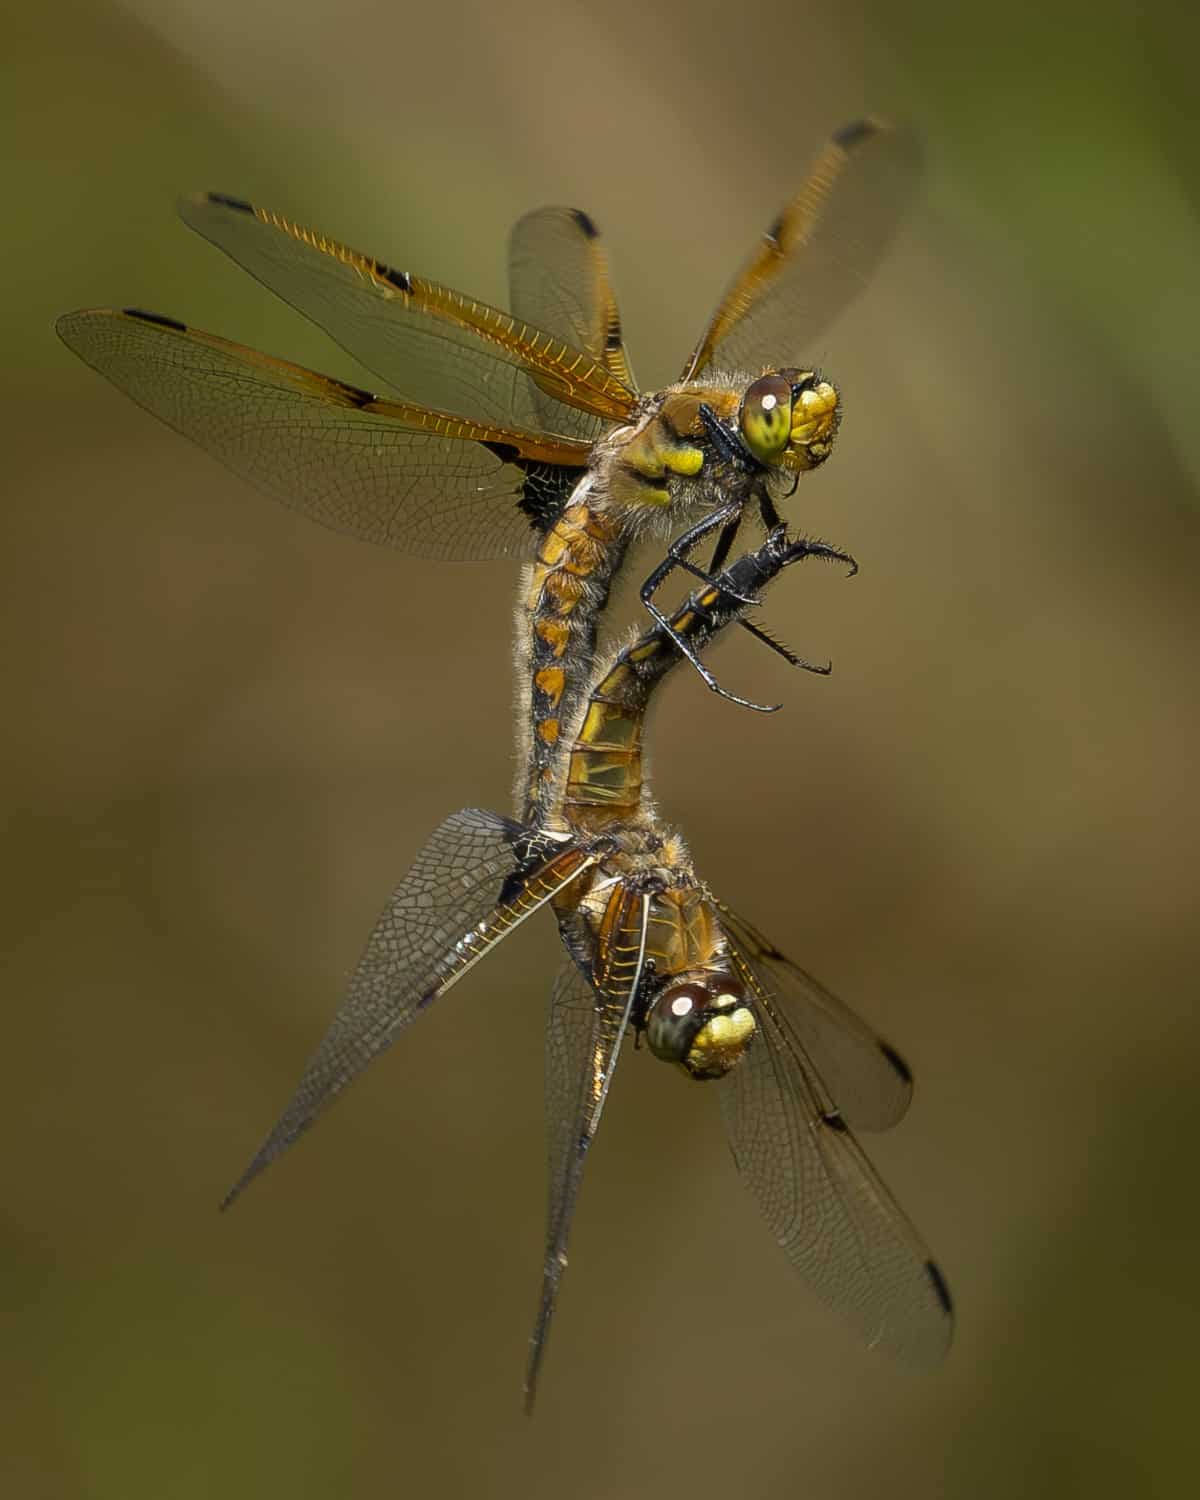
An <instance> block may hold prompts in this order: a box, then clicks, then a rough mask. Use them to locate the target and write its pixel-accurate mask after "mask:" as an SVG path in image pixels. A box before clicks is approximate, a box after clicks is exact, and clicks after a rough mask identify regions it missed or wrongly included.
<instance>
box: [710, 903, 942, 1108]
mask: <svg viewBox="0 0 1200 1500" xmlns="http://www.w3.org/2000/svg"><path fill="white" fill-rule="evenodd" d="M718 905H719V908H720V912H721V920H722V923H723V925H724V927H725V931H726V933H727V935H728V936H729V938H730V946H731V949H732V952H733V957H734V961H735V962H736V963H737V964H738V965H739V967H740V968H742V969H743V970H746V969H749V971H750V973H751V976H752V977H751V983H752V989H753V991H754V992H757V993H760V994H765V995H766V996H768V997H769V998H770V999H771V1001H772V1007H773V1011H774V1015H775V1018H776V1020H777V1022H778V1024H779V1025H780V1026H781V1027H782V1028H783V1030H784V1031H785V1032H786V1034H787V1037H788V1041H789V1045H790V1047H791V1048H792V1050H793V1051H795V1052H797V1053H798V1054H799V1055H801V1056H803V1057H804V1058H806V1059H807V1061H808V1064H809V1065H810V1067H811V1069H812V1071H813V1072H814V1073H816V1074H817V1075H818V1076H819V1077H820V1079H821V1081H822V1083H823V1084H824V1085H825V1089H826V1091H827V1092H828V1094H829V1097H830V1099H832V1101H833V1103H834V1106H835V1107H836V1108H837V1109H838V1110H839V1111H840V1112H841V1114H842V1115H843V1116H844V1117H845V1119H846V1120H847V1121H848V1122H849V1123H850V1125H851V1126H853V1128H854V1129H855V1130H887V1129H889V1128H890V1127H891V1126H893V1125H895V1124H896V1123H897V1121H899V1120H900V1119H902V1118H903V1116H904V1112H905V1110H906V1109H907V1108H908V1106H909V1101H910V1100H911V1099H912V1090H913V1085H912V1073H911V1072H910V1071H909V1067H908V1064H907V1063H906V1062H905V1061H904V1059H903V1058H902V1057H901V1056H900V1054H899V1053H898V1052H897V1051H896V1049H895V1048H894V1047H892V1046H891V1045H890V1044H889V1043H887V1042H885V1041H884V1040H883V1038H882V1037H880V1036H877V1035H876V1034H875V1032H873V1031H872V1030H871V1028H870V1027H869V1026H868V1025H867V1023H866V1022H865V1021H864V1020H862V1018H861V1017H859V1016H857V1015H855V1013H854V1012H853V1011H852V1010H851V1009H850V1007H849V1006H848V1005H846V1004H845V1003H844V1002H843V1001H841V1000H839V999H838V998H837V996H836V995H833V994H831V993H830V992H829V991H828V990H827V989H826V988H825V986H824V985H823V984H821V983H820V982H819V981H818V980H816V979H814V978H813V976H812V975H811V974H809V973H807V972H806V971H805V970H804V969H802V968H801V967H800V965H799V964H796V963H793V962H792V960H791V959H790V958H788V956H787V955H786V954H784V953H781V952H780V951H779V949H778V948H776V947H775V945H774V943H772V942H771V941H770V940H769V939H768V938H766V937H764V936H763V934H762V933H761V932H759V931H757V930H756V929H755V928H753V927H751V925H750V923H749V922H747V921H746V920H745V919H744V918H743V917H739V916H738V915H737V913H736V912H732V911H730V909H729V908H728V907H727V906H725V905H724V904H722V903H718ZM745 978H746V975H745V974H744V973H743V979H745Z"/></svg>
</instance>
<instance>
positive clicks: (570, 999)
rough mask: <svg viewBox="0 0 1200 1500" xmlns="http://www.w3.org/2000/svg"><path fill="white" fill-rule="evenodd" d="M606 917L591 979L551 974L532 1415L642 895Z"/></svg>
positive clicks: (638, 973) (623, 1021) (626, 1008)
mask: <svg viewBox="0 0 1200 1500" xmlns="http://www.w3.org/2000/svg"><path fill="white" fill-rule="evenodd" d="M609 912H610V913H612V914H613V917H614V920H613V921H612V923H611V925H610V926H609V930H608V937H609V939H610V941H609V943H608V946H607V947H606V949H605V951H604V953H603V954H602V955H601V962H600V965H599V972H598V973H597V974H595V982H594V983H593V980H592V978H591V977H589V976H588V975H585V974H584V972H583V971H582V970H581V969H580V968H579V966H578V965H577V964H576V962H575V961H574V959H568V961H567V964H566V965H565V966H564V968H563V969H562V971H561V973H560V974H559V976H558V980H557V982H556V984H555V986H554V992H553V994H552V995H551V998H550V1016H549V1021H548V1024H547V1028H546V1129H547V1146H548V1165H549V1178H550V1184H549V1185H550V1199H549V1209H548V1213H547V1222H546V1259H545V1264H544V1267H543V1271H542V1295H541V1302H540V1304H539V1306H538V1315H537V1321H536V1323H535V1325H534V1330H533V1336H532V1338H531V1340H530V1345H531V1347H530V1353H529V1364H528V1367H527V1369H526V1375H525V1408H526V1410H527V1411H532V1410H533V1403H534V1398H535V1396H536V1394H537V1381H538V1373H539V1371H540V1369H541V1364H542V1359H543V1356H544V1355H545V1352H546V1340H547V1337H548V1336H549V1332H550V1321H551V1319H552V1318H553V1316H554V1305H555V1301H556V1299H557V1297H558V1288H559V1284H560V1282H561V1281H562V1274H563V1272H564V1271H565V1270H566V1267H567V1238H568V1235H569V1234H570V1229H571V1219H572V1216H573V1215H574V1212H575V1203H576V1200H577V1198H578V1196H579V1187H580V1183H581V1182H582V1180H583V1166H584V1162H585V1160H586V1158H587V1153H588V1150H589V1148H590V1147H591V1144H592V1141H593V1140H594V1139H595V1135H596V1131H597V1130H598V1128H599V1126H600V1116H601V1113H602V1112H603V1109H604V1101H605V1099H606V1098H607V1096H608V1088H609V1084H610V1083H611V1082H612V1075H613V1071H614V1069H615V1068H616V1064H617V1058H618V1056H619V1054H620V1051H621V1042H622V1040H623V1039H624V1036H625V1032H626V1030H627V1029H628V1026H629V1016H630V1012H631V1010H632V1008H633V1002H634V999H635V997H636V995H637V991H638V985H639V984H640V983H641V977H642V968H643V964H644V960H645V953H646V922H647V915H648V912H649V898H648V897H646V896H644V895H636V894H634V893H632V892H629V891H626V890H624V889H623V888H618V890H617V892H616V893H615V895H614V897H613V899H612V901H610V906H609Z"/></svg>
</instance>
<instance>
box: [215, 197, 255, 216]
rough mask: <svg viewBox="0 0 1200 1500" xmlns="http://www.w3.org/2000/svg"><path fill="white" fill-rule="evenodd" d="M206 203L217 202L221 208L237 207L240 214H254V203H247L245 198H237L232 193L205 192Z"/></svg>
mask: <svg viewBox="0 0 1200 1500" xmlns="http://www.w3.org/2000/svg"><path fill="white" fill-rule="evenodd" d="M204 201H205V202H206V203H215V204H217V205H218V206H219V207H221V208H232V209H235V210H236V211H237V212H238V213H239V214H253V212H254V204H253V203H247V202H246V200H245V198H235V197H233V195H232V194H231V193H205V194H204Z"/></svg>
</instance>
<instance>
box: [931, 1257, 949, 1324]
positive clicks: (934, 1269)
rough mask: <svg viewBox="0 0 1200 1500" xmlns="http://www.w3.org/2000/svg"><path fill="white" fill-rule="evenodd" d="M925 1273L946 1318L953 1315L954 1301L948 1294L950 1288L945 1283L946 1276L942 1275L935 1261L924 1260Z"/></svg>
mask: <svg viewBox="0 0 1200 1500" xmlns="http://www.w3.org/2000/svg"><path fill="white" fill-rule="evenodd" d="M925 1273H926V1275H927V1276H928V1277H929V1279H930V1281H931V1282H932V1283H933V1289H934V1291H935V1292H936V1293H937V1299H938V1301H939V1302H940V1303H941V1304H942V1311H943V1312H944V1313H945V1314H946V1316H947V1317H948V1318H949V1317H953V1315H954V1302H953V1300H952V1298H951V1296H950V1288H949V1287H948V1286H947V1285H946V1278H945V1277H944V1276H943V1275H942V1271H941V1267H940V1266H939V1265H938V1263H937V1261H935V1260H927V1261H926V1262H925Z"/></svg>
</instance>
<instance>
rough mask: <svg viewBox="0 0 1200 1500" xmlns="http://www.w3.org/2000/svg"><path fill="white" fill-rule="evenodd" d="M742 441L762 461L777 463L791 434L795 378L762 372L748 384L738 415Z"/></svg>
mask: <svg viewBox="0 0 1200 1500" xmlns="http://www.w3.org/2000/svg"><path fill="white" fill-rule="evenodd" d="M738 423H739V426H740V427H741V432H742V441H743V442H744V443H745V445H746V447H747V448H749V450H750V452H751V453H752V454H753V455H754V457H755V458H757V459H758V461H759V463H764V464H770V463H775V462H776V461H777V460H778V459H780V458H781V457H782V456H783V453H784V451H785V450H786V448H787V445H788V441H789V439H790V438H791V435H792V382H791V380H790V379H788V378H787V377H786V376H784V375H780V374H774V375H763V376H761V377H760V378H759V379H758V380H756V381H754V382H753V384H751V385H748V386H747V387H746V394H745V395H744V396H743V397H742V409H741V412H740V413H739V415H738Z"/></svg>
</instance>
